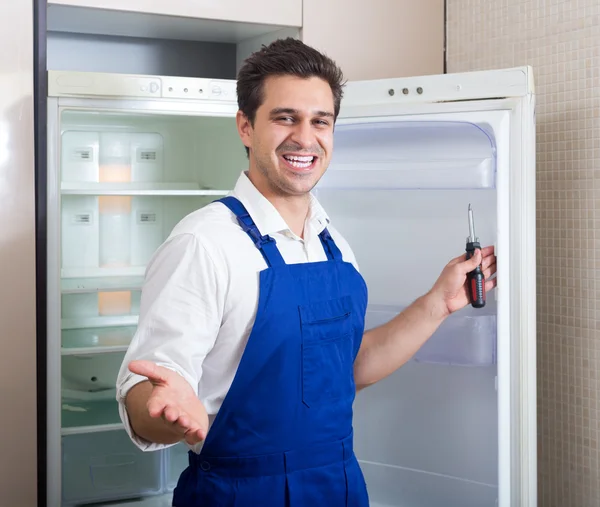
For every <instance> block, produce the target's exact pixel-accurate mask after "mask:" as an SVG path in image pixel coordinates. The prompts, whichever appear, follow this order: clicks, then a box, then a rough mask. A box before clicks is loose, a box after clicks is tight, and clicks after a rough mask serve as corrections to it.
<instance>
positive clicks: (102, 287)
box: [61, 276, 144, 294]
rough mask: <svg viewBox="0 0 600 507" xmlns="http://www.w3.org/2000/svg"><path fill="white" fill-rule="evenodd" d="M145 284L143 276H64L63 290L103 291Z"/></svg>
mask: <svg viewBox="0 0 600 507" xmlns="http://www.w3.org/2000/svg"><path fill="white" fill-rule="evenodd" d="M143 284H144V277H143V276H106V277H102V276H96V277H83V278H63V279H62V280H61V292H62V293H63V294H85V293H90V292H102V291H126V290H141V288H142V285H143Z"/></svg>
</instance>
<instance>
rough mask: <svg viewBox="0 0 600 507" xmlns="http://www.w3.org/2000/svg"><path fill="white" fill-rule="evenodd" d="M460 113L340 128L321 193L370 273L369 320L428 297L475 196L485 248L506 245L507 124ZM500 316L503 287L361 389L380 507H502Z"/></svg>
mask: <svg viewBox="0 0 600 507" xmlns="http://www.w3.org/2000/svg"><path fill="white" fill-rule="evenodd" d="M456 118H457V115H448V116H444V115H437V116H435V117H432V119H427V116H426V115H422V116H414V117H405V118H388V119H382V118H379V119H372V120H364V119H363V120H361V122H356V121H352V120H345V121H341V122H340V123H339V124H338V126H337V127H336V134H335V146H334V155H333V158H332V162H331V165H330V168H329V169H328V171H327V173H326V175H325V176H324V177H323V178H322V180H321V182H320V183H319V185H318V187H317V190H316V193H317V196H318V198H319V200H320V201H321V203H322V204H323V205H324V207H325V209H326V210H327V212H328V214H329V215H330V218H331V219H332V224H333V225H335V227H337V228H338V230H340V231H341V233H342V234H343V235H344V236H345V238H346V239H347V240H348V242H349V243H350V245H351V247H352V248H353V250H354V252H355V254H356V257H357V261H358V264H359V268H360V271H361V273H362V274H363V276H364V277H365V280H366V282H367V285H368V288H369V306H368V310H367V316H366V327H367V329H370V328H372V327H375V326H378V325H380V324H383V323H385V322H387V321H389V320H390V319H392V318H393V317H394V316H395V315H396V314H397V313H399V312H400V311H401V310H402V309H403V308H405V307H406V306H408V305H409V304H410V303H411V302H412V301H414V300H415V299H416V298H417V297H419V296H421V295H422V294H424V293H426V292H427V291H428V290H429V289H430V288H431V286H432V285H433V283H434V282H435V280H436V278H437V277H438V276H439V274H440V273H441V271H442V269H443V268H444V266H445V265H446V263H447V262H448V261H450V259H452V258H454V257H456V256H458V255H461V254H462V253H464V249H465V244H466V239H467V236H468V233H469V229H468V220H467V209H468V205H469V203H470V204H471V205H472V206H473V210H474V216H475V230H476V234H477V236H478V237H479V238H480V241H481V244H482V245H494V244H495V242H496V203H497V198H496V188H495V176H496V171H497V167H498V164H497V162H498V157H497V154H498V151H499V148H498V139H501V138H502V136H503V135H505V134H506V132H504V130H503V129H506V128H507V124H506V122H504V123H502V122H491V123H492V124H487V123H486V122H485V121H484V119H483V118H484V116H481V115H479V114H473V116H472V118H470V117H469V115H468V114H467V115H463V116H462V119H460V120H457V119H456ZM504 148H505V146H504V145H503V144H502V143H501V146H500V149H504ZM500 160H501V161H502V160H504V159H502V158H501V159H500ZM496 317H497V312H496V301H495V292H494V293H490V294H488V297H487V304H486V306H485V308H483V309H474V308H472V307H470V306H469V307H467V308H465V309H463V310H462V311H460V312H458V313H455V314H453V315H452V316H450V317H449V318H448V319H447V320H446V321H445V322H444V323H443V324H442V326H441V327H440V328H439V329H438V331H437V332H436V333H435V334H434V335H433V337H432V338H431V339H430V340H429V341H428V342H427V343H426V344H425V345H424V346H423V347H422V348H421V349H420V350H419V352H418V353H417V354H416V355H415V356H414V357H413V358H412V360H411V361H409V362H408V363H407V364H406V365H405V366H403V367H402V368H400V369H399V370H398V371H396V372H395V373H393V374H392V375H390V376H389V377H387V378H386V379H384V380H382V381H381V382H379V383H377V384H375V385H373V386H371V387H368V388H366V389H364V390H363V391H361V392H359V393H358V394H357V398H356V401H355V407H354V408H355V413H354V414H355V415H354V417H355V420H354V428H355V452H356V454H357V457H358V458H359V460H360V462H361V467H362V469H363V472H364V475H365V479H366V482H367V485H368V489H369V494H370V499H371V505H372V506H374V507H437V506H440V505H444V506H446V507H459V506H460V507H487V506H490V507H492V506H494V505H496V498H497V485H498V427H497V426H498V423H497V421H498V408H497V392H496V386H495V382H496V363H497V362H496V339H497V336H496V335H497V333H496Z"/></svg>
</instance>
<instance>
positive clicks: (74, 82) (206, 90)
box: [48, 71, 237, 102]
mask: <svg viewBox="0 0 600 507" xmlns="http://www.w3.org/2000/svg"><path fill="white" fill-rule="evenodd" d="M48 95H49V96H50V97H110V98H170V99H190V100H211V101H215V100H216V101H219V102H236V100H237V94H236V82H235V81H234V80H225V79H203V78H181V77H164V76H136V75H126V74H104V73H94V72H60V71H49V72H48Z"/></svg>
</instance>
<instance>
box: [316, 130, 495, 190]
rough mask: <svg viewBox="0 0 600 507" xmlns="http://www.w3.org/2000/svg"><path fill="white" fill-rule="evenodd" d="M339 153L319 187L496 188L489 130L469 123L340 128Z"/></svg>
mask: <svg viewBox="0 0 600 507" xmlns="http://www.w3.org/2000/svg"><path fill="white" fill-rule="evenodd" d="M335 144H336V150H337V151H336V153H335V155H334V156H333V158H332V159H331V164H330V167H329V169H328V170H327V171H326V172H325V174H324V175H323V178H322V179H321V181H320V182H319V185H318V187H317V188H331V189H362V190H366V189H392V188H394V189H465V188H469V189H476V188H479V189H481V188H487V189H490V188H495V185H496V181H495V180H496V146H495V141H494V138H493V136H492V135H491V134H490V132H489V127H488V126H487V125H476V124H473V123H469V122H465V121H382V122H379V121H376V122H367V123H360V124H352V123H344V122H342V123H340V124H339V125H338V126H337V127H336V134H335Z"/></svg>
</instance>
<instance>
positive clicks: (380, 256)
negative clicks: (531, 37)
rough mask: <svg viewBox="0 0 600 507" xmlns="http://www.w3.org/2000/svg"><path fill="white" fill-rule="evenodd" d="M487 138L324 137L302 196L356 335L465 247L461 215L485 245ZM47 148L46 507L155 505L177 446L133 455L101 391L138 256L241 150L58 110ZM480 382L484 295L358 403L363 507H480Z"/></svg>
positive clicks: (492, 200)
mask: <svg viewBox="0 0 600 507" xmlns="http://www.w3.org/2000/svg"><path fill="white" fill-rule="evenodd" d="M498 125H499V124H498ZM498 125H496V124H494V125H488V124H485V123H484V122H483V121H480V119H477V118H475V117H474V118H473V120H472V121H470V120H468V119H462V120H457V119H456V115H455V116H453V117H452V118H444V117H443V116H442V117H435V119H432V120H430V121H424V120H423V117H414V118H409V117H406V118H403V119H395V120H394V119H389V120H386V121H381V120H377V121H373V122H369V121H361V122H360V124H358V125H353V124H352V122H350V121H346V120H342V121H340V123H339V124H338V126H337V127H336V134H335V150H334V158H333V160H332V164H331V166H330V169H329V170H328V172H327V174H326V176H325V177H324V178H323V179H322V181H321V182H320V183H319V185H318V188H317V190H316V193H317V196H318V197H319V199H320V200H321V201H322V203H323V205H324V206H325V209H326V210H327V212H328V213H329V214H330V216H331V217H332V220H333V224H335V226H336V227H337V228H338V229H339V230H340V231H341V232H342V233H343V234H344V236H345V237H346V239H347V240H348V241H349V242H350V244H351V246H352V248H353V249H354V251H355V254H356V256H357V259H358V262H359V265H360V269H361V272H362V273H363V275H364V276H365V278H366V280H367V283H368V286H369V299H370V305H369V309H368V313H367V327H372V326H374V325H378V324H380V323H383V322H386V321H387V320H389V319H390V318H392V317H393V316H394V315H395V314H396V313H397V312H399V311H401V309H402V308H403V307H405V306H407V305H408V304H410V303H411V302H412V300H414V299H415V298H416V297H418V296H419V295H421V294H423V293H424V292H426V291H427V290H428V289H429V288H430V286H431V284H432V283H433V282H434V281H435V279H436V277H437V276H438V274H439V273H440V271H441V270H442V268H443V267H444V265H445V264H446V262H447V261H448V260H449V259H450V258H452V257H455V256H457V255H460V254H461V253H462V252H463V251H464V247H465V241H466V237H467V235H468V226H467V206H468V204H469V203H471V204H472V206H473V209H474V211H475V226H476V232H477V235H478V236H479V238H480V240H481V242H482V244H485V245H487V244H494V242H495V241H496V235H495V234H496V189H495V176H496V171H497V165H498V164H497V152H498V147H497V139H498V138H499V137H500V134H501V132H500V127H499V126H498ZM503 128H504V127H503ZM59 151H60V154H59V156H60V164H59V167H60V175H59V177H60V182H61V183H60V187H61V188H60V213H61V224H60V241H59V243H60V263H59V264H60V265H59V266H58V269H60V274H61V275H60V281H61V282H60V287H58V288H57V297H58V298H59V301H60V323H61V325H60V328H61V329H60V330H59V334H60V342H61V352H60V354H61V386H60V391H61V398H62V404H61V409H62V410H61V421H62V430H61V433H62V436H61V438H62V457H61V465H62V491H63V503H62V505H65V506H68V505H82V504H86V503H95V502H110V501H115V500H117V501H118V500H123V501H126V500H127V499H133V498H138V497H148V501H149V502H153V501H154V500H152V498H155V499H156V501H160V500H158V499H159V498H160V497H161V496H162V495H164V494H167V495H168V494H169V493H170V492H171V491H172V490H173V488H174V486H175V484H176V481H177V479H178V477H179V474H180V473H181V471H182V470H183V469H184V468H185V466H187V456H186V448H185V447H184V446H183V445H181V444H180V445H177V446H173V447H171V448H169V449H167V450H166V451H161V452H148V453H144V452H142V451H139V450H138V449H137V448H135V446H134V445H133V444H132V443H131V442H130V441H129V439H128V437H127V435H126V433H125V432H124V430H123V429H122V426H121V424H120V420H119V416H118V412H117V404H116V401H114V400H115V392H114V381H115V378H116V375H117V372H118V368H119V366H120V364H121V361H122V358H123V354H124V352H125V350H126V348H127V344H128V343H129V340H130V339H131V337H132V336H133V333H134V332H135V326H136V323H137V313H138V311H139V301H140V289H141V283H142V280H143V274H144V268H145V265H146V263H147V262H148V259H149V258H150V256H151V255H152V252H153V251H154V250H155V249H156V248H157V247H158V246H159V245H160V244H161V243H162V241H164V239H165V238H166V237H167V236H168V234H169V233H170V230H171V229H172V227H173V226H174V225H175V224H176V223H177V221H178V220H180V219H181V218H183V216H185V215H186V214H187V213H189V212H191V211H193V210H194V209H197V208H198V207H201V206H203V205H205V204H207V203H209V202H211V201H212V200H214V199H215V198H218V197H219V196H220V195H224V194H225V193H227V192H228V191H229V190H230V189H231V188H232V187H233V185H234V183H235V181H236V179H237V177H238V175H239V172H240V171H241V170H243V169H244V168H245V167H246V166H247V159H246V155H245V151H244V149H243V147H242V146H241V143H240V141H239V138H238V135H237V132H236V129H235V122H234V120H233V118H232V117H208V116H184V115H172V116H169V115H158V114H154V115H152V114H141V113H139V114H138V113H131V112H130V113H125V112H111V113H109V112H99V111H93V110H69V109H66V110H64V111H62V112H61V114H60V150H59ZM495 377H496V305H495V300H494V296H493V295H489V296H488V301H487V305H486V307H485V308H484V309H482V310H474V309H472V308H467V309H465V310H463V311H461V312H460V313H458V314H456V315H453V316H452V317H450V318H449V319H448V320H447V321H446V322H445V323H444V324H443V326H442V327H441V328H440V330H439V331H438V332H437V333H436V334H435V335H434V336H433V337H432V339H431V340H430V341H429V342H428V343H427V344H426V345H425V346H424V347H423V348H422V349H421V351H419V353H418V354H417V355H416V356H415V358H414V359H413V361H411V362H410V363H408V364H407V365H406V366H404V367H403V368H401V369H400V370H399V371H398V372H396V373H395V374H393V375H391V376H390V377H388V378H387V379H385V380H383V381H382V382H380V383H379V384H377V385H375V386H372V387H369V388H367V389H366V390H365V391H363V392H360V393H359V394H358V396H357V400H356V405H355V432H356V443H355V448H356V452H357V455H358V457H359V459H360V461H361V466H362V468H363V471H364V473H365V477H366V480H367V484H368V487H369V493H370V497H371V502H372V505H373V506H375V507H383V506H389V507H392V506H393V507H431V506H437V505H442V504H443V505H447V506H454V505H456V506H458V505H460V506H463V507H464V506H471V505H472V506H477V507H482V506H487V505H490V506H491V505H494V503H495V499H496V497H497V455H498V452H497V440H498V434H497V433H498V430H497V420H498V413H497V397H496V390H495Z"/></svg>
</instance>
